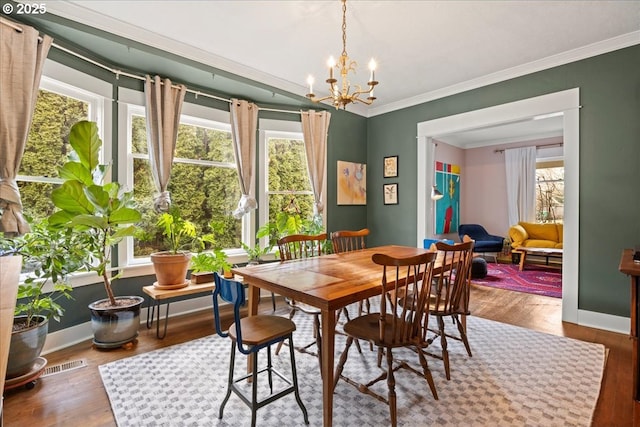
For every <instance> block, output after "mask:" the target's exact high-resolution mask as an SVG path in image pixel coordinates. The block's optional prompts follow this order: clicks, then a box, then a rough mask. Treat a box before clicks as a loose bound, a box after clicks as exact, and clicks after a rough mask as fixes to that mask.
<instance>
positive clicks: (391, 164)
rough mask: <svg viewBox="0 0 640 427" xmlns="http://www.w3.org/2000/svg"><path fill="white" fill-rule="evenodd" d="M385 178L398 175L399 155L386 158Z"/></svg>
mask: <svg viewBox="0 0 640 427" xmlns="http://www.w3.org/2000/svg"><path fill="white" fill-rule="evenodd" d="M383 166H384V178H396V177H397V176H398V156H389V157H385V158H384V165H383Z"/></svg>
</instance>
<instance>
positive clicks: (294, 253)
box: [278, 233, 327, 261]
mask: <svg viewBox="0 0 640 427" xmlns="http://www.w3.org/2000/svg"><path fill="white" fill-rule="evenodd" d="M326 241H327V233H322V234H317V235H315V236H312V235H307V234H291V235H289V236H285V237H283V238H281V239H279V240H278V251H279V252H280V260H281V261H288V260H291V259H300V258H311V257H315V256H319V255H324V254H325V253H326Z"/></svg>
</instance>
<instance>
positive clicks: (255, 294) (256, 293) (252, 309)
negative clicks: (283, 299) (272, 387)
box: [247, 285, 260, 381]
mask: <svg viewBox="0 0 640 427" xmlns="http://www.w3.org/2000/svg"><path fill="white" fill-rule="evenodd" d="M248 298H249V300H248V304H249V307H248V309H249V316H255V315H256V314H258V304H259V303H260V288H259V287H257V286H253V285H249V297H248ZM254 357H255V354H254V353H251V354H249V355H248V356H247V374H249V373H251V372H252V371H253V358H254ZM248 380H249V381H251V378H248Z"/></svg>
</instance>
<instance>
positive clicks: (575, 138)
mask: <svg viewBox="0 0 640 427" xmlns="http://www.w3.org/2000/svg"><path fill="white" fill-rule="evenodd" d="M579 108H580V89H579V88H573V89H568V90H564V91H561V92H555V93H551V94H547V95H542V96H537V97H534V98H528V99H523V100H520V101H515V102H509V103H507V104H501V105H496V106H493V107H488V108H483V109H480V110H475V111H469V112H466V113H461V114H456V115H453V116H448V117H442V118H439V119H434V120H429V121H425V122H421V123H418V139H417V141H418V147H417V148H418V186H417V188H418V194H417V199H418V216H417V219H418V222H417V226H418V227H417V236H416V237H417V244H418V247H421V246H422V240H423V239H424V238H425V237H427V235H428V234H427V233H428V232H429V231H430V229H429V227H428V224H429V223H430V222H431V223H432V222H433V217H432V215H433V213H432V212H431V208H430V205H431V204H432V203H431V199H430V197H429V194H430V188H431V185H432V181H433V177H428V176H427V169H428V168H427V166H426V165H427V161H428V157H429V156H428V151H429V150H428V142H429V141H430V140H431V138H436V139H437V137H438V136H442V135H446V134H451V133H455V132H462V131H468V130H472V129H477V128H481V127H487V126H495V125H500V124H504V123H509V122H514V121H518V120H524V119H529V118H532V117H534V116H539V115H542V114H550V113H556V112H562V113H563V122H564V123H563V125H564V172H565V175H564V180H565V181H564V188H565V190H564V195H565V199H564V202H565V205H564V238H563V241H564V254H563V261H562V320H563V321H565V322H572V323H578V263H579V253H578V251H579V237H580V236H579V233H578V231H579V229H580V227H579V220H580V219H579V215H578V214H579V212H578V210H579V194H580V182H579V176H580V175H579V164H580V156H579V154H580V138H579V131H580V126H579V124H580V117H579ZM432 161H433V160H432Z"/></svg>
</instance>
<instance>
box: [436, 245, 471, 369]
mask: <svg viewBox="0 0 640 427" xmlns="http://www.w3.org/2000/svg"><path fill="white" fill-rule="evenodd" d="M473 244H474V242H473V241H468V242H465V243H459V244H454V245H449V244H447V243H444V242H438V243H436V249H437V250H438V252H439V257H441V259H442V263H443V266H444V267H443V268H442V269H440V271H439V272H438V273H437V274H436V275H434V278H433V286H432V288H431V302H430V310H429V313H430V314H431V315H432V316H434V317H435V318H436V319H437V321H438V327H437V329H436V328H431V329H430V330H431V332H433V333H435V335H434V336H432V337H431V338H429V342H432V341H434V340H435V339H437V338H438V337H440V344H441V347H442V352H441V353H440V354H439V355H436V354H432V353H429V354H430V355H431V356H434V357H437V358H439V359H442V360H443V362H444V370H445V373H446V376H447V379H448V380H449V379H451V370H450V367H449V351H448V349H447V338H452V339H456V340H459V341H462V343H463V344H464V347H465V349H466V350H467V353H468V354H469V357H471V356H472V355H471V347H470V346H469V341H468V339H467V326H466V316H467V315H469V314H470V313H469V293H470V288H471V286H470V285H471V261H472V259H473ZM445 317H450V318H451V319H452V321H453V323H454V324H455V325H456V326H457V327H458V335H451V334H448V333H447V332H446V331H445V322H444V319H445Z"/></svg>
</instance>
